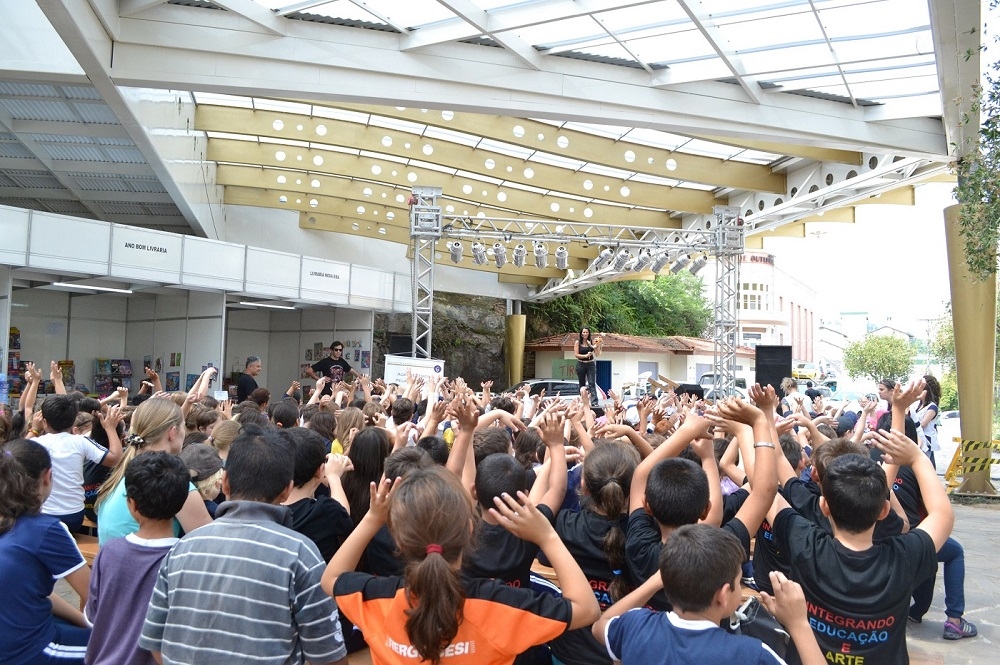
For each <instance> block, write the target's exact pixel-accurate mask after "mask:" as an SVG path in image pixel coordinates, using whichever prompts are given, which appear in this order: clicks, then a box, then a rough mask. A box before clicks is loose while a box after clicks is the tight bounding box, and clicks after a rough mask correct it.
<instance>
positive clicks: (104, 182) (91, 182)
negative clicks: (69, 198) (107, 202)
mask: <svg viewBox="0 0 1000 665" xmlns="http://www.w3.org/2000/svg"><path fill="white" fill-rule="evenodd" d="M74 180H75V181H76V185H77V187H79V188H80V189H82V190H83V191H85V192H127V191H129V188H128V186H127V185H126V184H125V182H124V181H122V180H121V178H101V177H97V176H94V177H88V178H83V177H77V178H74Z"/></svg>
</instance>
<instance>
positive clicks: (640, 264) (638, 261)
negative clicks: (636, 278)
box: [632, 249, 653, 272]
mask: <svg viewBox="0 0 1000 665" xmlns="http://www.w3.org/2000/svg"><path fill="white" fill-rule="evenodd" d="M652 260H653V254H652V253H651V252H650V251H649V250H648V249H640V250H639V253H638V254H636V256H635V264H634V265H633V266H632V270H634V271H636V272H641V271H642V270H643V269H644V268H645V267H646V266H648V265H649V262H650V261H652Z"/></svg>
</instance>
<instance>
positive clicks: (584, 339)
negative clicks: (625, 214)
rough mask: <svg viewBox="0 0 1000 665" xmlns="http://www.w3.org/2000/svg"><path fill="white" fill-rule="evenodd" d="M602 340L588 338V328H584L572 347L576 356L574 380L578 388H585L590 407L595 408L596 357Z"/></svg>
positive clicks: (599, 352)
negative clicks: (576, 381)
mask: <svg viewBox="0 0 1000 665" xmlns="http://www.w3.org/2000/svg"><path fill="white" fill-rule="evenodd" d="M601 344H602V340H601V338H600V337H598V338H597V339H596V340H595V339H594V338H592V337H591V336H590V328H587V327H586V326H585V327H584V328H583V329H582V330H581V331H580V336H579V337H578V338H577V340H576V343H575V344H574V345H573V354H574V355H575V356H576V378H577V379H578V380H579V381H580V387H581V388H583V387H584V386H586V387H587V390H588V391H589V392H590V405H591V406H592V407H596V406H597V385H596V383H597V356H599V355H601Z"/></svg>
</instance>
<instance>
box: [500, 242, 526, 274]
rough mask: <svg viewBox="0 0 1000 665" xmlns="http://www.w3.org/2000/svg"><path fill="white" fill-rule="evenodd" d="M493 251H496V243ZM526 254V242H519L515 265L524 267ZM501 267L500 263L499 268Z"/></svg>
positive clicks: (515, 252)
mask: <svg viewBox="0 0 1000 665" xmlns="http://www.w3.org/2000/svg"><path fill="white" fill-rule="evenodd" d="M493 251H494V252H496V246H495V245H494V249H493ZM526 256H528V250H527V248H526V247H525V246H524V243H518V244H517V246H516V247H515V248H514V265H515V266H516V267H518V268H523V267H524V259H525V257H526ZM499 267H500V264H498V265H497V268H499Z"/></svg>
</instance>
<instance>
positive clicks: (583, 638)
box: [550, 510, 635, 665]
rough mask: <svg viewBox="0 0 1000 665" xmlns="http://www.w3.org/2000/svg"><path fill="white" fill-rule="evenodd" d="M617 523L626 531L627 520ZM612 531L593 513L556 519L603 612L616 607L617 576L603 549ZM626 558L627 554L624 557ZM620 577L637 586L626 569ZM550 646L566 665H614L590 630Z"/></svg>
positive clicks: (571, 634)
mask: <svg viewBox="0 0 1000 665" xmlns="http://www.w3.org/2000/svg"><path fill="white" fill-rule="evenodd" d="M617 523H618V527H619V528H621V529H622V531H624V530H625V526H626V518H625V516H624V515H621V516H620V517H619V518H618V519H617ZM611 527H612V520H610V519H608V518H607V517H605V516H604V515H598V514H597V513H595V512H592V511H590V510H583V511H580V512H565V511H564V512H561V513H559V517H558V518H557V519H556V533H558V534H559V538H560V539H561V540H562V541H563V543H565V544H566V549H568V550H569V553H570V554H572V555H573V559H574V560H576V562H577V563H578V564H579V565H580V569H581V570H583V574H584V575H586V576H587V581H588V582H590V588H591V589H593V590H594V597H595V598H597V603H598V605H600V606H601V611H602V612H603V611H604V610H606V609H608V608H609V607H611V606H612V605H613V604H614V600H612V598H611V592H610V584H611V579H612V577H613V575H614V573H613V572H612V569H611V566H610V565H609V564H608V558H607V556H606V555H605V554H604V549H603V547H602V543H603V542H604V537H605V536H606V535H607V533H608V531H610V530H611ZM624 555H625V553H624V551H623V552H622V556H624ZM618 573H619V574H620V575H622V576H624V577H625V580H626V583H627V584H628V586H629V588H633V587H634V586H635V584H634V582H633V581H632V580H631V579H629V578H628V571H627V569H625V566H622V569H621V570H619V571H618ZM550 646H551V647H552V654H553V655H554V656H555V657H556V658H558V659H559V660H560V661H561V662H563V663H565V665H611V663H612V660H611V658H610V657H609V656H608V652H607V649H605V648H604V647H603V646H601V644H600V643H599V642H598V641H597V640H596V639H594V634H593V633H592V632H591V631H590V626H587V627H584V628H579V629H577V630H570V631H567V632H565V633H563V634H562V635H561V636H559V637H558V638H557V639H556V640H554V641H553V642H551V643H550Z"/></svg>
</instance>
